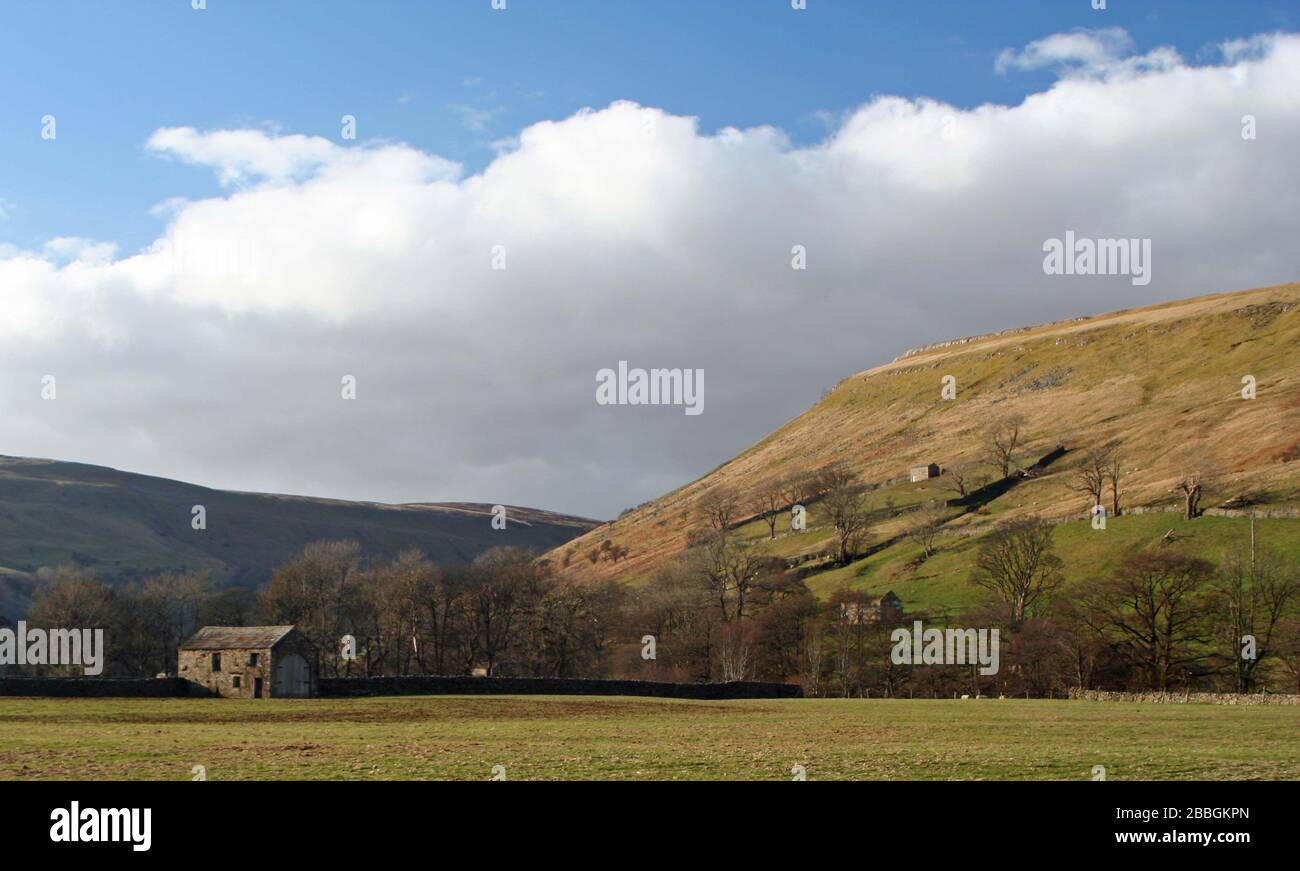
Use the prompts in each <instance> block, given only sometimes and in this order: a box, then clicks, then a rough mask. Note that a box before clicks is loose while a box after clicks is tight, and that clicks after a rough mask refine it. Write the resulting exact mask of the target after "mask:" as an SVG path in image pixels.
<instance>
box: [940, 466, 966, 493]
mask: <svg viewBox="0 0 1300 871" xmlns="http://www.w3.org/2000/svg"><path fill="white" fill-rule="evenodd" d="M941 480H942V482H943V485H944V486H945V487H946V488H947V489H948V490H951V491H952V492H953V493H956V494H957V498H958V499H965V498H966V497H967V495H969V493H970V490H971V484H972V481H971V473H970V470H969V469H967V468H965V467H964V466H957V467H954V468H951V469H944V470H943V477H942V479H941Z"/></svg>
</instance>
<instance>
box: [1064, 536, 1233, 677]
mask: <svg viewBox="0 0 1300 871" xmlns="http://www.w3.org/2000/svg"><path fill="white" fill-rule="evenodd" d="M1213 575H1214V566H1212V565H1210V564H1209V563H1207V562H1205V561H1204V560H1201V559H1196V558H1194V557H1189V556H1184V555H1183V554H1177V553H1169V552H1148V553H1139V554H1137V555H1135V556H1132V557H1129V559H1128V560H1126V561H1125V562H1124V564H1123V565H1121V566H1120V567H1119V569H1118V570H1117V571H1116V572H1115V574H1114V576H1112V577H1111V578H1108V579H1105V580H1094V581H1090V582H1088V583H1087V585H1086V586H1085V587H1084V590H1083V593H1082V595H1081V597H1080V599H1081V602H1082V606H1083V611H1084V613H1085V614H1086V615H1087V619H1088V620H1089V622H1090V623H1091V625H1092V626H1093V627H1094V629H1095V630H1097V631H1098V632H1099V633H1102V634H1103V635H1104V636H1105V637H1107V638H1108V639H1110V640H1111V641H1112V643H1113V646H1114V648H1115V650H1116V651H1117V652H1118V653H1119V654H1120V655H1121V656H1123V657H1124V658H1126V659H1128V660H1129V661H1130V662H1131V663H1132V664H1133V665H1134V666H1136V667H1138V668H1140V669H1141V670H1142V671H1144V672H1145V673H1146V677H1147V684H1148V686H1149V687H1150V688H1152V689H1158V690H1169V689H1171V688H1172V687H1173V686H1174V684H1175V682H1176V681H1177V679H1178V678H1179V677H1186V676H1188V675H1190V674H1192V673H1193V672H1194V671H1195V670H1197V669H1199V668H1201V667H1202V663H1203V662H1204V660H1205V659H1206V658H1207V657H1208V654H1207V653H1206V652H1203V651H1204V649H1205V641H1206V640H1207V639H1206V637H1205V634H1204V632H1203V628H1204V624H1205V618H1204V617H1203V608H1202V605H1201V603H1200V602H1199V601H1198V600H1199V598H1200V597H1199V594H1200V593H1201V592H1202V590H1203V588H1204V587H1205V585H1206V583H1207V582H1208V581H1209V580H1210V579H1211V577H1213Z"/></svg>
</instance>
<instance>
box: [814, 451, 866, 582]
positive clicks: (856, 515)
mask: <svg viewBox="0 0 1300 871" xmlns="http://www.w3.org/2000/svg"><path fill="white" fill-rule="evenodd" d="M820 477H821V482H822V486H823V488H824V494H823V496H822V503H821V504H822V507H823V510H825V511H826V513H827V515H828V516H829V517H830V521H831V525H832V526H834V527H835V542H836V559H837V561H838V562H839V563H840V564H841V565H846V564H848V562H849V561H850V560H851V559H852V557H853V555H854V553H856V552H857V550H858V549H859V548H860V547H861V546H862V544H863V542H864V540H865V538H866V532H867V516H868V515H867V511H866V510H865V509H864V508H863V506H862V494H861V492H860V490H859V488H858V486H857V482H856V476H855V475H854V473H853V472H852V470H850V469H849V467H848V466H846V465H845V464H844V463H833V464H831V465H830V466H827V467H826V468H825V469H823V470H822V473H821V476H820Z"/></svg>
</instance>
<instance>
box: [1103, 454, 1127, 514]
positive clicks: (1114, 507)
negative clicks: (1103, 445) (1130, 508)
mask: <svg viewBox="0 0 1300 871" xmlns="http://www.w3.org/2000/svg"><path fill="white" fill-rule="evenodd" d="M1123 459H1124V455H1123V454H1122V453H1120V448H1119V444H1118V443H1112V444H1111V446H1110V461H1109V463H1108V464H1107V465H1108V468H1107V469H1106V472H1107V477H1108V478H1109V479H1110V515H1111V517H1119V509H1120V505H1119V495H1120V493H1121V492H1123V490H1122V488H1121V486H1120V480H1121V477H1122V476H1123V473H1124V466H1123Z"/></svg>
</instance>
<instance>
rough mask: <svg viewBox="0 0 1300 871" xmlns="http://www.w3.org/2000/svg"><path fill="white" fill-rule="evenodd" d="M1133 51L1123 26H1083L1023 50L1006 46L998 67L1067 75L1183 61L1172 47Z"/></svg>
mask: <svg viewBox="0 0 1300 871" xmlns="http://www.w3.org/2000/svg"><path fill="white" fill-rule="evenodd" d="M1133 51H1134V42H1133V38H1132V37H1130V36H1129V34H1128V31H1126V30H1124V28H1122V27H1104V28H1097V29H1087V28H1079V29H1076V30H1072V31H1070V32H1069V33H1054V34H1052V35H1051V36H1048V37H1045V38H1043V39H1038V40H1035V41H1033V42H1031V43H1029V45H1027V46H1025V47H1024V48H1023V49H1021V50H1019V51H1017V50H1013V49H1009V48H1008V49H1004V50H1003V51H1002V53H1001V54H999V55H998V59H997V62H996V63H995V64H994V68H995V69H996V70H997V72H998V73H999V74H1004V73H1006V72H1007V71H1008V70H1041V69H1050V70H1053V71H1055V72H1057V73H1060V74H1062V75H1067V76H1105V75H1114V74H1117V73H1134V72H1147V71H1152V70H1167V69H1172V68H1174V67H1176V66H1178V65H1179V64H1180V63H1181V61H1182V59H1181V58H1180V57H1179V56H1178V53H1177V52H1176V51H1174V50H1173V49H1171V48H1157V49H1154V50H1152V51H1150V52H1148V53H1147V54H1145V55H1134V54H1133Z"/></svg>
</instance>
